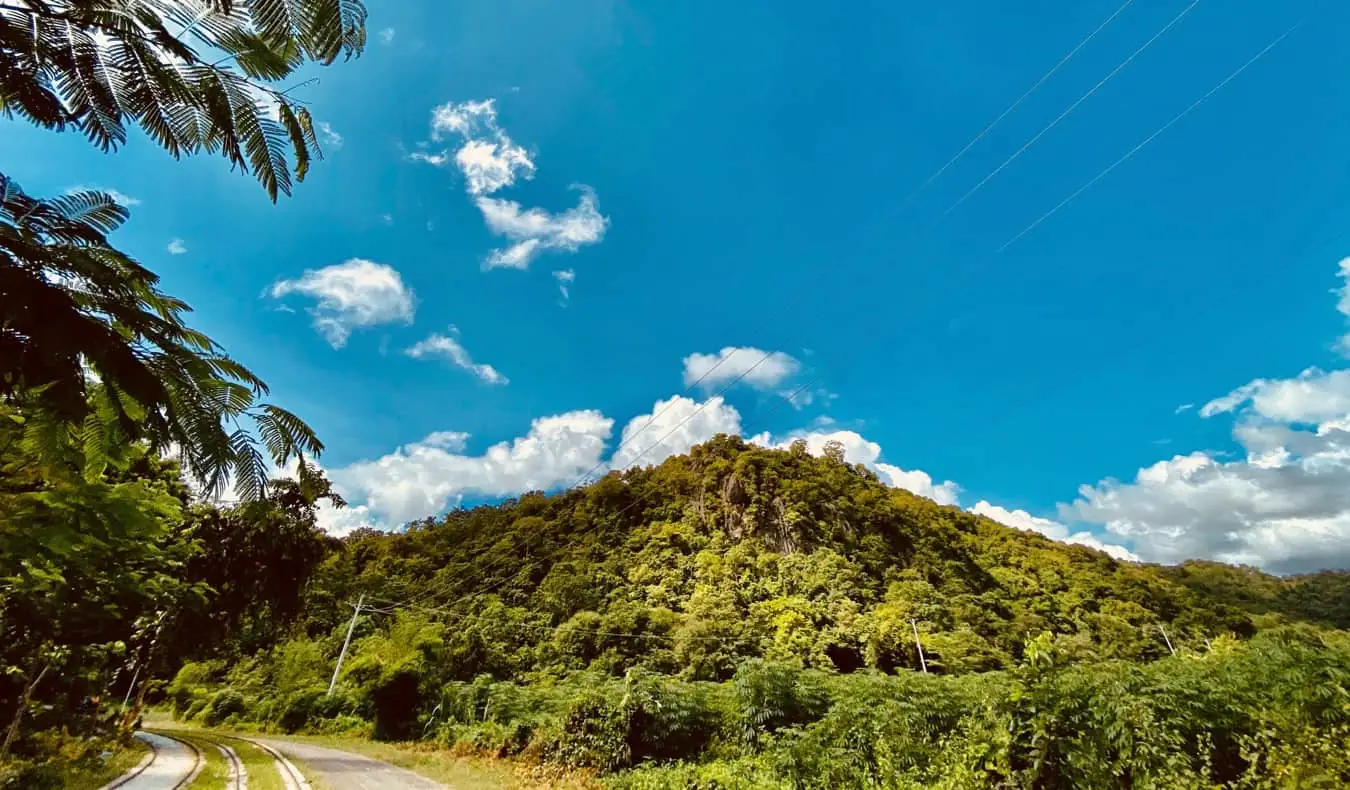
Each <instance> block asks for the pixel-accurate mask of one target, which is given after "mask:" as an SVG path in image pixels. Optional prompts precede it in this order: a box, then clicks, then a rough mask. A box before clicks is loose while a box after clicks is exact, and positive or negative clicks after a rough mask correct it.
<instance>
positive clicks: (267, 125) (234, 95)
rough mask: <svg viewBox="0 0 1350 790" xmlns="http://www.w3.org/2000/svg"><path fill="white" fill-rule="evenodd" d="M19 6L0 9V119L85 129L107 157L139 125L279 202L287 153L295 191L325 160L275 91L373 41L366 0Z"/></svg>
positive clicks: (290, 104)
mask: <svg viewBox="0 0 1350 790" xmlns="http://www.w3.org/2000/svg"><path fill="white" fill-rule="evenodd" d="M23 6H26V7H21V6H16V5H6V7H4V8H0V115H3V116H4V117H7V118H16V117H17V118H25V119H27V120H29V121H30V122H32V123H34V124H36V125H38V126H41V127H43V128H47V129H55V130H62V129H66V128H68V127H73V128H77V129H79V130H80V131H81V132H82V133H83V134H84V135H85V136H86V137H88V138H89V140H90V141H91V142H92V143H93V144H94V145H96V146H98V147H99V148H100V149H102V150H104V151H111V150H114V149H117V148H119V147H121V146H122V145H123V144H124V143H125V142H126V139H127V126H128V125H129V124H135V125H137V126H139V127H141V129H143V130H144V131H145V133H146V134H147V135H148V136H149V137H150V138H151V139H152V140H154V141H155V142H156V143H157V144H159V145H160V146H161V147H163V148H164V149H165V150H166V151H168V152H169V153H170V154H171V155H173V156H174V157H180V156H183V155H185V154H195V153H198V152H202V151H205V152H208V153H216V154H219V155H221V156H224V157H225V158H226V159H228V160H229V161H230V163H231V165H232V166H233V167H237V168H239V169H240V170H241V171H243V172H246V173H252V174H253V175H254V177H255V178H257V179H258V181H259V182H260V183H261V184H262V186H263V188H264V189H265V190H266V191H267V193H268V196H269V197H271V199H272V200H276V198H277V195H278V194H289V189H290V179H291V175H290V172H291V164H290V161H289V159H288V158H289V156H292V155H293V156H294V162H295V164H294V170H295V178H296V180H301V179H303V177H304V174H305V173H307V172H308V169H309V163H310V161H311V160H312V159H314V158H319V157H320V156H321V154H320V151H319V146H318V142H317V141H316V140H315V139H314V136H313V134H310V133H308V130H309V127H310V126H311V124H310V122H309V119H308V114H307V113H304V112H303V108H302V107H301V106H300V104H299V102H298V101H297V100H295V99H294V98H292V97H290V96H289V95H288V94H286V93H285V92H283V91H282V90H280V89H279V88H278V87H275V86H276V84H277V83H280V82H282V81H283V80H286V79H287V78H290V77H292V76H294V75H295V73H296V72H297V70H299V69H300V68H301V67H302V66H304V65H305V64H306V63H309V62H316V63H320V64H323V65H327V64H330V63H332V62H334V61H335V60H336V59H337V58H339V57H344V58H348V59H349V58H352V57H355V56H357V55H360V54H361V52H362V50H363V49H364V48H365V43H366V32H365V24H366V9H365V6H364V5H363V4H362V3H361V2H360V0H241V2H220V1H219V0H211V1H210V2H207V3H204V4H203V3H196V2H184V1H183V0H135V1H134V2H128V1H127V0H52V1H50V2H32V1H31V0H30V1H29V2H26V3H24V4H23ZM189 42H190V43H189ZM245 96H247V97H248V98H247V99H245V98H244V97H245ZM260 102H261V104H260ZM297 126H298V127H299V129H300V131H301V133H299V134H297V131H296V127H297ZM288 147H289V152H288V150H287V148H288Z"/></svg>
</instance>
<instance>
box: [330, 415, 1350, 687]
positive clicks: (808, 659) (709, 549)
mask: <svg viewBox="0 0 1350 790" xmlns="http://www.w3.org/2000/svg"><path fill="white" fill-rule="evenodd" d="M1347 578H1350V576H1346V575H1344V574H1327V575H1324V576H1323V577H1314V578H1311V579H1310V580H1309V584H1303V583H1301V582H1300V580H1292V581H1290V580H1282V579H1279V578H1276V577H1272V576H1268V575H1265V574H1261V573H1260V572H1258V571H1255V570H1251V569H1237V568H1232V567H1230V566H1223V565H1218V564H1213V563H1192V564H1189V565H1186V566H1183V567H1180V568H1160V567H1154V566H1146V565H1139V564H1134V563H1124V562H1117V561H1115V560H1113V559H1111V558H1110V557H1108V556H1106V555H1105V554H1102V553H1100V552H1097V551H1094V550H1092V549H1088V548H1085V547H1082V546H1073V545H1066V544H1062V543H1057V542H1055V541H1051V540H1049V539H1046V538H1044V537H1041V536H1039V535H1036V534H1034V533H1029V532H1023V531H1020V530H1015V529H1011V528H1009V527H1006V526H1003V525H1001V524H998V523H996V522H994V521H991V520H989V519H987V518H983V517H980V516H975V515H972V514H970V513H968V512H965V511H962V510H960V509H958V508H954V507H942V506H938V505H935V504H934V503H932V502H931V501H929V500H926V499H922V498H920V497H916V496H914V495H912V494H909V493H908V492H905V491H902V490H897V489H893V488H888V487H886V486H884V485H882V484H881V483H880V482H878V481H877V479H876V478H875V476H874V475H872V474H871V473H870V472H869V471H867V470H866V469H865V468H863V467H860V466H853V465H849V464H846V463H843V462H842V461H841V460H840V459H839V457H838V456H837V455H836V456H835V457H830V456H826V457H820V458H817V457H813V456H811V455H809V454H807V452H806V451H805V448H804V447H800V446H799V447H797V448H794V449H792V450H789V451H778V450H765V449H761V448H758V447H754V446H751V445H747V444H744V443H743V442H742V441H741V440H739V439H736V438H733V437H719V438H718V439H716V440H714V441H712V442H709V443H707V444H705V445H702V446H700V447H696V448H694V450H693V451H692V452H691V453H690V454H689V455H687V456H677V457H674V458H671V459H669V460H667V461H666V462H665V463H663V464H661V465H660V466H657V467H655V468H651V469H646V470H638V471H633V472H629V473H627V474H626V475H624V476H623V477H619V476H614V475H612V476H610V477H607V478H605V479H604V480H602V481H601V482H599V483H598V484H596V485H593V486H591V487H589V488H586V489H583V490H579V491H572V492H568V493H566V494H562V495H558V496H545V495H542V494H530V495H526V496H523V497H521V498H520V499H518V500H514V501H509V502H506V503H505V504H502V505H499V506H493V507H480V508H476V509H473V510H462V511H456V512H453V513H451V514H449V515H448V516H446V517H445V518H444V519H441V520H438V521H426V522H422V523H419V524H414V525H412V526H411V527H410V528H409V529H408V530H407V531H406V532H404V533H399V534H393V535H387V534H383V533H374V532H367V533H364V534H358V535H354V536H352V537H350V538H349V539H347V540H346V541H344V542H343V543H342V544H340V545H338V546H336V547H335V548H334V550H333V551H332V552H331V554H330V555H329V556H328V558H327V559H326V560H325V561H324V562H323V563H322V564H321V565H320V567H319V569H318V571H317V573H316V576H315V579H314V581H313V583H312V587H311V596H310V605H309V608H308V617H309V619H310V623H309V630H310V633H311V634H313V635H315V636H318V635H320V634H324V633H327V632H328V631H329V630H330V629H331V628H332V627H334V626H335V625H337V623H338V621H339V620H341V619H342V618H343V617H344V616H345V614H346V610H344V609H343V608H342V607H341V606H340V605H338V604H337V601H338V600H348V599H352V600H354V599H355V598H356V597H357V595H358V594H359V593H363V592H364V593H367V594H368V595H371V596H372V597H373V598H374V599H375V600H377V601H378V602H379V603H378V604H377V605H378V606H382V607H386V608H389V607H394V608H402V607H406V610H407V611H412V612H417V611H421V612H424V613H428V614H436V615H437V616H438V617H452V618H458V619H456V620H455V622H457V623H458V625H457V627H456V628H455V631H454V634H453V635H452V636H451V637H450V640H449V643H448V644H447V648H446V649H447V650H448V655H449V656H450V663H451V664H452V669H451V670H450V671H451V673H452V675H453V676H455V677H459V678H463V679H469V678H472V677H474V676H475V675H477V674H479V673H482V672H488V673H491V674H493V675H494V676H497V677H517V676H523V675H527V674H528V673H532V672H545V673H553V674H556V673H558V672H561V671H566V670H573V669H582V668H587V667H593V668H599V669H603V670H605V671H612V672H621V671H623V670H624V669H626V668H628V667H630V666H635V665H641V666H644V667H647V668H650V669H652V670H653V671H658V672H663V673H669V674H677V675H680V676H681V677H684V678H688V679H699V680H713V679H724V678H726V677H729V676H730V675H731V674H732V673H733V672H734V671H735V668H736V666H737V664H738V663H739V662H740V661H741V660H743V659H746V658H750V657H764V658H769V659H775V660H783V661H789V662H795V663H798V664H801V665H802V666H806V667H814V668H818V669H825V670H838V671H843V672H848V671H852V670H856V669H859V668H862V667H872V668H876V669H880V670H883V671H894V670H897V669H904V668H908V669H917V668H919V659H918V655H917V651H916V648H915V644H914V637H913V626H911V623H910V621H911V619H912V620H914V621H915V624H916V625H917V627H918V630H919V632H920V639H921V640H922V642H923V644H924V646H925V650H926V652H927V659H928V661H929V663H930V669H933V670H935V671H939V672H946V673H959V672H968V671H978V670H986V669H997V668H1001V667H1005V666H1009V665H1010V664H1011V663H1012V662H1015V661H1016V660H1017V659H1018V658H1020V657H1021V652H1022V646H1023V644H1024V643H1025V642H1026V640H1028V639H1029V638H1031V637H1033V636H1035V635H1037V634H1039V633H1041V632H1042V631H1050V632H1053V633H1055V634H1058V635H1062V636H1063V637H1065V639H1066V644H1072V645H1073V649H1074V650H1075V651H1079V652H1081V654H1082V655H1083V656H1084V657H1089V656H1090V657H1097V658H1122V659H1130V660H1148V659H1152V658H1158V657H1161V656H1162V655H1165V654H1166V653H1167V652H1168V650H1167V645H1166V641H1165V640H1164V638H1163V635H1162V634H1163V630H1166V632H1167V633H1168V635H1169V636H1170V638H1171V640H1172V642H1173V645H1174V646H1175V647H1181V646H1192V647H1194V646H1196V645H1203V643H1204V640H1205V639H1211V640H1212V639H1213V638H1214V637H1216V636H1218V635H1221V634H1233V635H1237V636H1239V637H1248V636H1251V635H1252V633H1254V631H1255V628H1256V624H1257V622H1275V621H1277V620H1278V619H1279V618H1281V617H1283V618H1286V619H1320V620H1323V621H1326V622H1329V623H1334V624H1343V622H1342V621H1343V620H1344V619H1345V615H1346V613H1347V611H1350V603H1347V595H1346V591H1347V588H1346V585H1345V579H1347ZM1323 581H1324V582H1327V583H1324V584H1320V586H1318V591H1317V592H1312V593H1308V594H1303V593H1302V592H1301V591H1302V590H1303V589H1304V587H1306V586H1310V585H1311V583H1312V582H1323ZM1337 584H1339V587H1337ZM1252 614H1257V615H1265V617H1263V618H1258V619H1257V620H1255V621H1254V620H1253V617H1252V616H1251V615H1252ZM1272 616H1273V617H1272Z"/></svg>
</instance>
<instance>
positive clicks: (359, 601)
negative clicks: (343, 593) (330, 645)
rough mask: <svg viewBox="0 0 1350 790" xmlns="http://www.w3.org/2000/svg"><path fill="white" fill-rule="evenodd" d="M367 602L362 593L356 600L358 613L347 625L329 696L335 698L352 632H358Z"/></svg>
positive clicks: (355, 612) (329, 683)
mask: <svg viewBox="0 0 1350 790" xmlns="http://www.w3.org/2000/svg"><path fill="white" fill-rule="evenodd" d="M365 602H366V594H365V593H361V597H359V598H357V599H356V611H354V612H352V621H351V622H350V623H348V624H347V638H346V639H344V640H342V652H341V653H338V661H337V666H335V667H333V679H332V680H330V681H328V696H330V697H331V696H333V689H334V688H337V679H338V673H339V672H341V671H342V660H343V659H344V658H346V657H347V646H348V645H350V644H351V643H352V631H355V630H356V618H357V617H360V616H361V604H363V603H365Z"/></svg>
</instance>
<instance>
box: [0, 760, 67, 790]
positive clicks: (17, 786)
mask: <svg viewBox="0 0 1350 790" xmlns="http://www.w3.org/2000/svg"><path fill="white" fill-rule="evenodd" d="M65 786H66V781H65V778H64V776H63V775H62V773H61V770H60V769H59V768H57V767H56V766H55V765H53V764H51V763H48V762H33V761H30V760H9V761H7V762H5V763H3V764H0V788H2V789H3V790H60V789H61V788H63V787H65Z"/></svg>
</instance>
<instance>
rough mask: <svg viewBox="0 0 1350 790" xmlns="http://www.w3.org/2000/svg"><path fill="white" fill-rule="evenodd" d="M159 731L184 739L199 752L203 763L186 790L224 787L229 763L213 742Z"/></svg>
mask: <svg viewBox="0 0 1350 790" xmlns="http://www.w3.org/2000/svg"><path fill="white" fill-rule="evenodd" d="M146 732H156V731H155V730H146ZM158 732H159V733H161V734H163V735H166V736H169V737H172V738H177V739H178V740H180V741H185V742H187V743H189V744H191V745H192V746H194V747H196V749H197V751H198V752H200V753H201V756H202V760H203V761H204V765H203V766H202V770H201V773H199V774H197V778H196V779H193V780H192V784H190V785H188V786H187V790H221V788H223V787H225V782H227V781H228V780H229V778H230V764H229V761H227V760H226V759H225V755H223V754H221V753H220V750H219V749H217V748H216V745H215V744H214V743H211V742H210V741H208V740H205V739H203V738H199V737H195V736H192V737H189V736H186V735H184V734H183V733H181V732H165V731H164V730H159V731H158Z"/></svg>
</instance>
